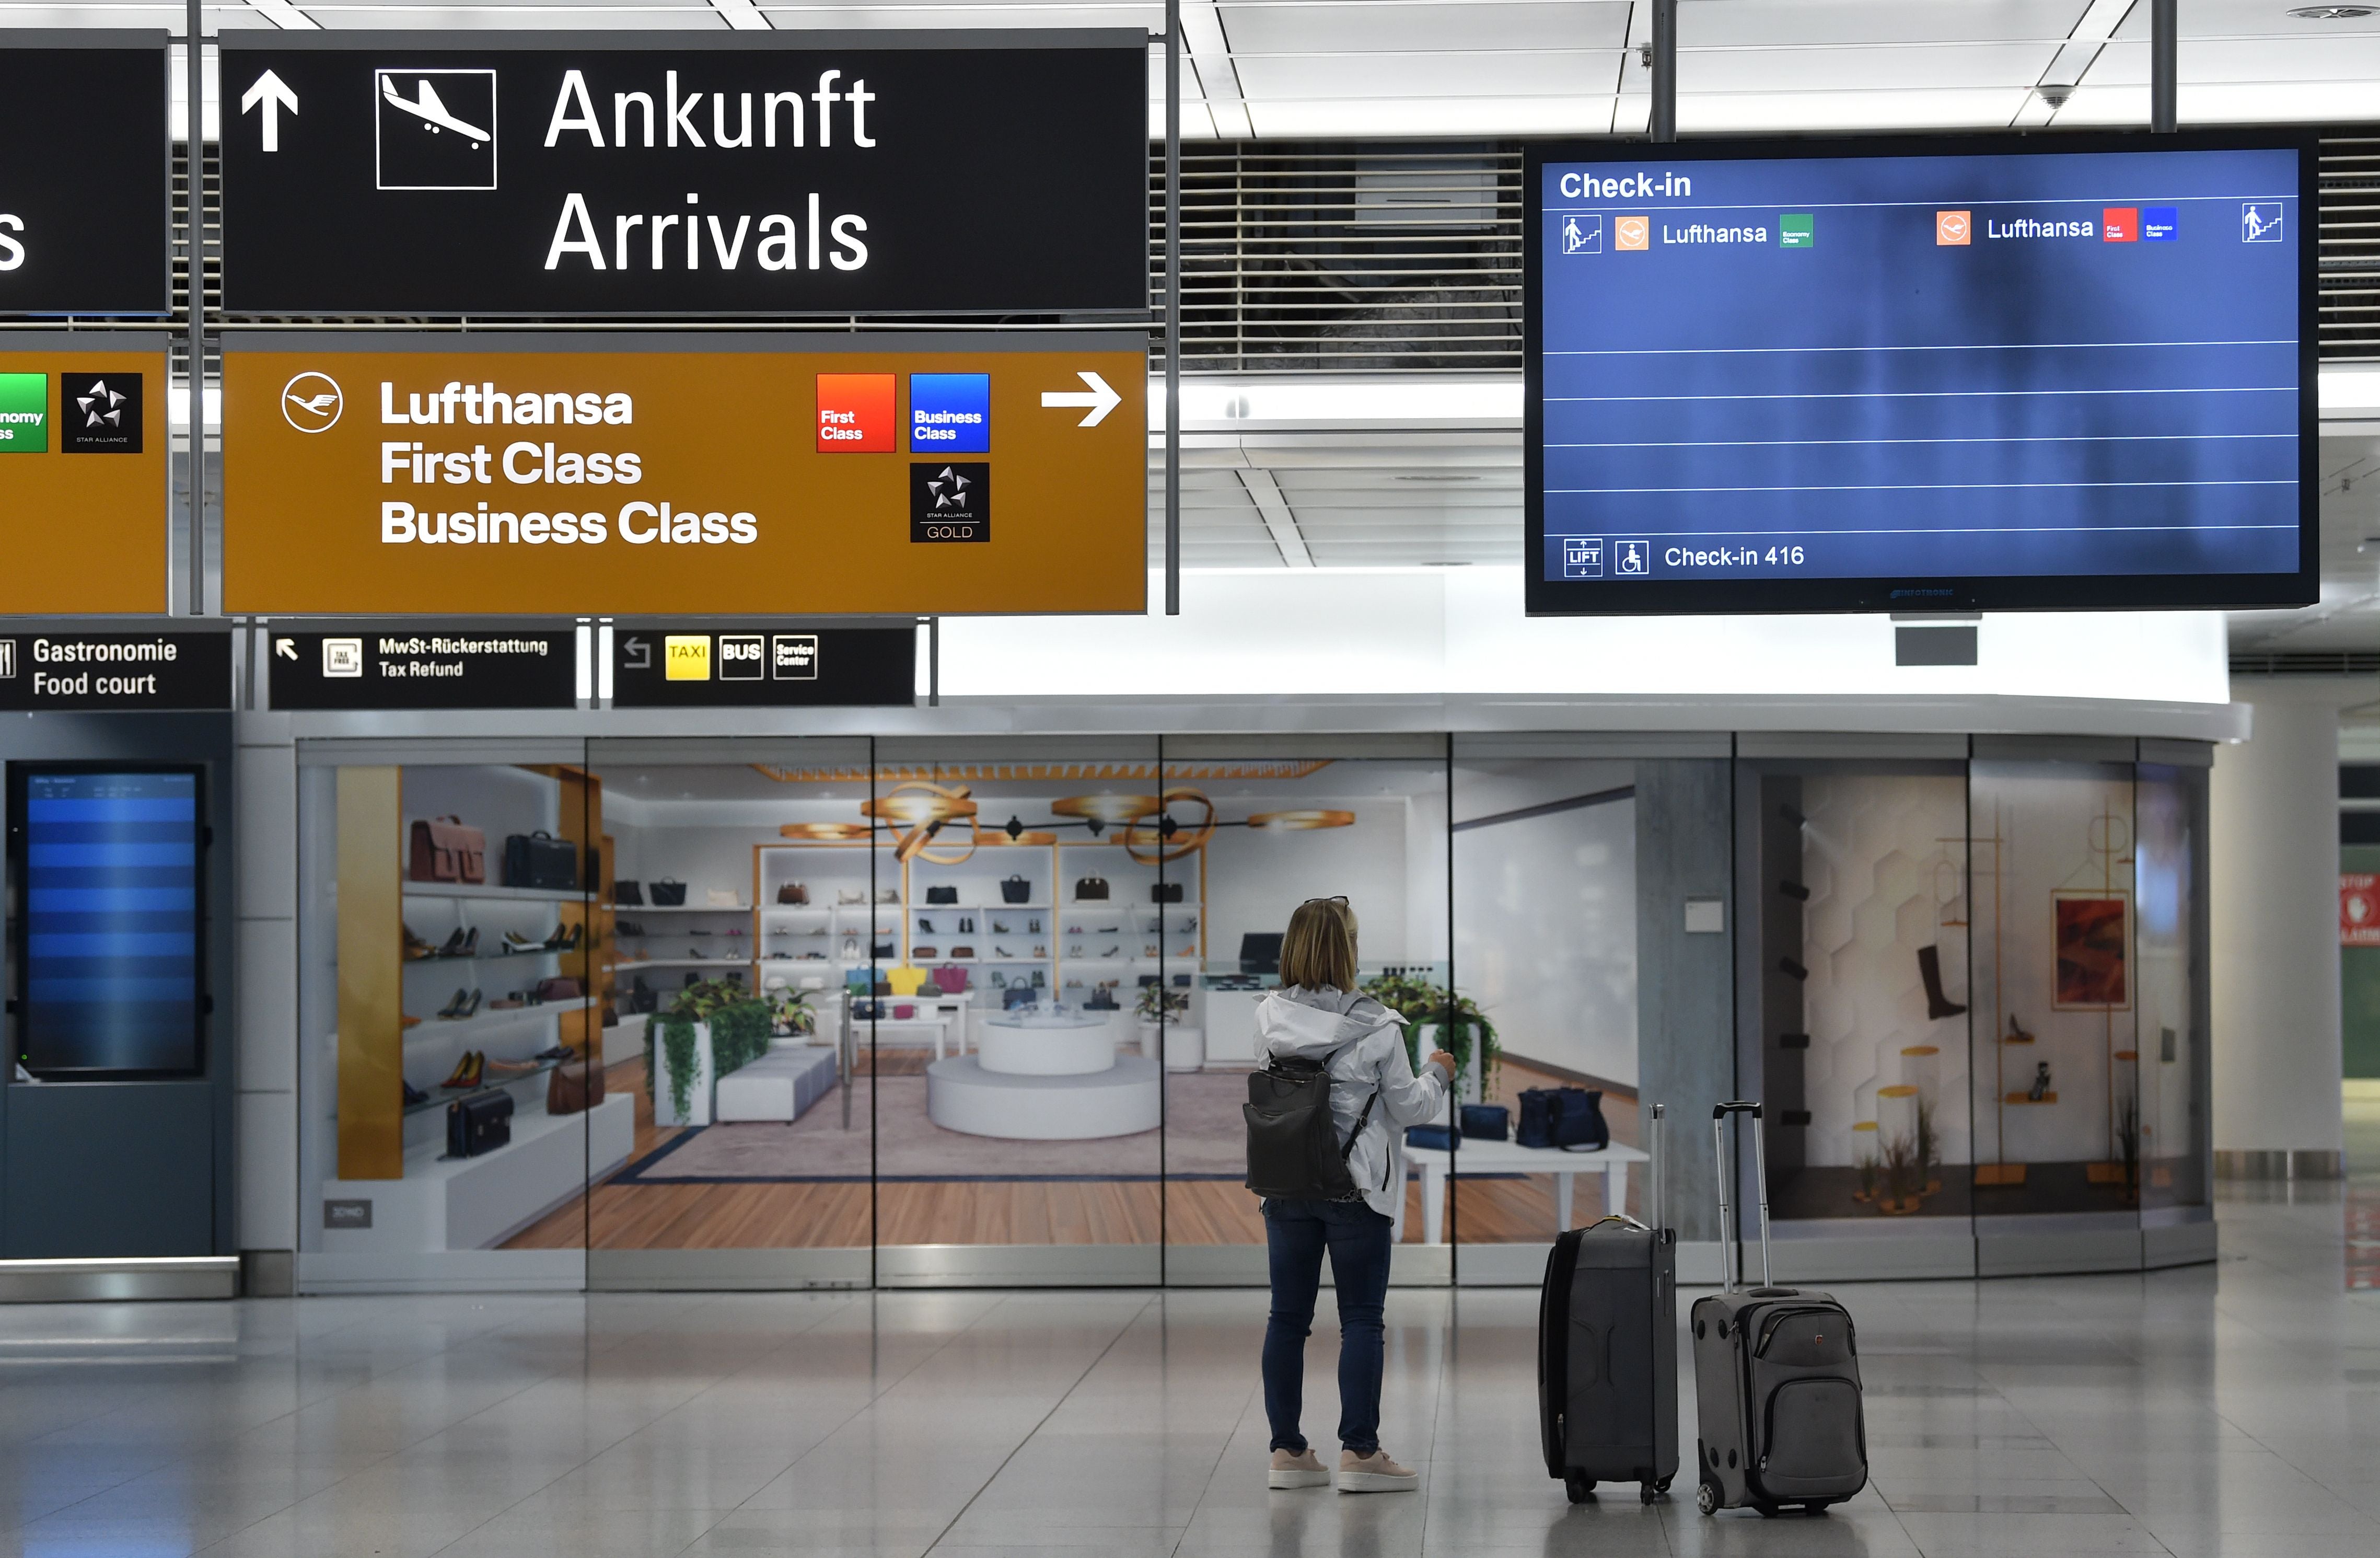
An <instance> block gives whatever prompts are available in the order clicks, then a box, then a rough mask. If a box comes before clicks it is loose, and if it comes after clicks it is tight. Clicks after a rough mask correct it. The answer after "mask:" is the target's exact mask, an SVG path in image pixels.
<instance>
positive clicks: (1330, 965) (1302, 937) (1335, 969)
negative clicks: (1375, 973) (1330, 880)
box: [1281, 898, 1355, 990]
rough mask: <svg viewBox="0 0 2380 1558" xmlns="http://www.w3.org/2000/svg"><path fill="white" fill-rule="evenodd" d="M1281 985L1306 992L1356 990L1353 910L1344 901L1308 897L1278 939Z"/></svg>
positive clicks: (1341, 899)
mask: <svg viewBox="0 0 2380 1558" xmlns="http://www.w3.org/2000/svg"><path fill="white" fill-rule="evenodd" d="M1281 983H1282V984H1283V985H1299V986H1303V987H1305V989H1307V990H1353V989H1354V988H1355V911H1354V909H1352V908H1349V907H1347V900H1346V899H1344V898H1308V899H1306V900H1305V902H1304V903H1302V904H1300V905H1298V906H1297V908H1296V910H1295V911H1294V912H1293V913H1292V914H1291V915H1290V917H1289V931H1288V933H1287V934H1286V935H1284V936H1282V937H1281Z"/></svg>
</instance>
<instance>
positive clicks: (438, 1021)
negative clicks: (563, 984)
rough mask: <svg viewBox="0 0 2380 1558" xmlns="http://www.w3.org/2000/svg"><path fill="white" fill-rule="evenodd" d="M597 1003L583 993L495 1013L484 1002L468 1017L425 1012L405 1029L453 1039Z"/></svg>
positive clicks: (413, 1035) (420, 1035)
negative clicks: (573, 999) (426, 1013)
mask: <svg viewBox="0 0 2380 1558" xmlns="http://www.w3.org/2000/svg"><path fill="white" fill-rule="evenodd" d="M593 1004H595V1003H594V1001H593V999H592V998H590V997H588V996H580V997H579V998H578V999H577V1000H576V1001H540V1002H539V1003H538V1004H536V1005H534V1006H512V1007H507V1008H506V1009H505V1010H504V1011H501V1012H492V1011H490V1010H488V1008H487V1007H486V1006H485V1005H484V1004H483V1005H481V1006H480V1009H479V1010H478V1011H476V1012H474V1013H472V1014H471V1015H470V1016H468V1017H435V1016H427V1015H425V1016H423V1017H422V1019H421V1020H420V1021H419V1022H418V1023H416V1024H414V1025H413V1026H412V1027H411V1028H408V1029H406V1030H405V1036H406V1038H407V1039H428V1038H431V1037H433V1036H434V1037H438V1038H444V1039H451V1038H453V1037H454V1036H455V1035H456V1034H458V1033H477V1032H479V1031H480V1030H481V1029H490V1028H501V1027H503V1026H504V1024H506V1023H509V1022H519V1021H521V1020H522V1019H523V1018H526V1017H549V1016H554V1015H556V1014H557V1013H561V1012H583V1011H585V1010H586V1009H587V1008H588V1007H589V1006H592V1005H593Z"/></svg>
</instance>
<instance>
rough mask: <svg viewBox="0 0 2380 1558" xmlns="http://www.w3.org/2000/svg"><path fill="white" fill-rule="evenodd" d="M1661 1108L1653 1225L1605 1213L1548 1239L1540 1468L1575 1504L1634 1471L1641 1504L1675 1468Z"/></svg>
mask: <svg viewBox="0 0 2380 1558" xmlns="http://www.w3.org/2000/svg"><path fill="white" fill-rule="evenodd" d="M1661 1116H1662V1109H1661V1106H1660V1105H1659V1104H1658V1103H1657V1104H1655V1105H1654V1106H1653V1118H1652V1125H1651V1127H1650V1130H1649V1131H1648V1133H1647V1134H1648V1137H1649V1140H1648V1144H1647V1145H1648V1147H1649V1150H1650V1151H1651V1153H1652V1158H1653V1181H1652V1184H1651V1186H1650V1187H1648V1189H1649V1191H1650V1195H1649V1198H1648V1210H1649V1211H1651V1213H1652V1219H1653V1225H1652V1226H1650V1227H1647V1226H1645V1224H1644V1223H1639V1222H1637V1221H1636V1220H1635V1219H1634V1218H1633V1217H1627V1216H1612V1217H1607V1218H1605V1219H1603V1220H1602V1221H1601V1222H1599V1223H1596V1224H1595V1225H1594V1226H1593V1227H1590V1228H1573V1229H1572V1230H1570V1231H1569V1232H1568V1233H1565V1234H1563V1235H1560V1237H1558V1238H1556V1239H1555V1240H1554V1248H1553V1253H1552V1254H1551V1255H1549V1256H1548V1257H1547V1260H1546V1281H1545V1287H1544V1290H1543V1292H1542V1293H1541V1294H1540V1296H1539V1298H1538V1308H1537V1424H1538V1429H1539V1431H1540V1432H1541V1434H1542V1435H1543V1438H1544V1442H1545V1453H1546V1472H1547V1475H1548V1476H1551V1477H1558V1478H1560V1479H1561V1483H1562V1490H1563V1491H1565V1492H1567V1493H1568V1494H1569V1495H1570V1501H1571V1503H1585V1502H1586V1501H1588V1500H1589V1499H1592V1498H1593V1497H1595V1485H1596V1484H1597V1482H1634V1483H1635V1484H1636V1486H1637V1493H1638V1496H1639V1497H1641V1498H1642V1499H1643V1500H1644V1501H1645V1503H1652V1502H1653V1501H1654V1499H1655V1498H1657V1497H1658V1496H1659V1495H1660V1494H1662V1493H1665V1492H1667V1491H1669V1489H1670V1479H1671V1478H1672V1477H1674V1476H1676V1475H1677V1471H1678V1238H1677V1234H1676V1233H1675V1231H1674V1230H1672V1229H1670V1228H1668V1227H1665V1226H1663V1224H1664V1223H1665V1222H1666V1221H1667V1219H1666V1218H1665V1217H1664V1216H1663V1212H1664V1211H1665V1210H1666V1208H1665V1205H1664V1203H1663V1200H1662V1197H1661Z"/></svg>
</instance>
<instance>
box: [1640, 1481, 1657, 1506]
mask: <svg viewBox="0 0 2380 1558" xmlns="http://www.w3.org/2000/svg"><path fill="white" fill-rule="evenodd" d="M1660 1496H1661V1490H1660V1489H1659V1488H1658V1487H1656V1486H1654V1485H1653V1484H1652V1483H1650V1482H1639V1483H1638V1484H1636V1498H1637V1501H1638V1502H1639V1503H1652V1502H1653V1501H1654V1500H1655V1499H1658V1498H1659V1497H1660Z"/></svg>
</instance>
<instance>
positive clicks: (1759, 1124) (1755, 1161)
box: [1711, 1099, 1776, 1293]
mask: <svg viewBox="0 0 2380 1558" xmlns="http://www.w3.org/2000/svg"><path fill="white" fill-rule="evenodd" d="M1730 1114H1749V1115H1751V1116H1752V1179H1753V1188H1754V1190H1755V1192H1757V1194H1758V1195H1759V1198H1760V1285H1761V1286H1763V1287H1773V1286H1775V1285H1776V1278H1775V1276H1774V1275H1773V1274H1772V1273H1771V1272H1770V1271H1769V1266H1768V1143H1767V1129H1766V1127H1765V1126H1764V1124H1763V1112H1762V1110H1761V1107H1760V1105H1759V1104H1757V1103H1755V1102H1751V1101H1750V1100H1747V1099H1730V1100H1729V1101H1728V1102H1725V1103H1721V1104H1718V1105H1715V1106H1714V1107H1713V1108H1712V1110H1711V1153H1712V1157H1713V1160H1714V1161H1715V1162H1716V1163H1717V1164H1718V1238H1719V1250H1718V1266H1719V1281H1720V1284H1721V1291H1723V1292H1727V1293H1732V1292H1734V1291H1735V1286H1736V1276H1737V1269H1738V1268H1739V1267H1740V1266H1741V1265H1742V1264H1743V1258H1742V1256H1741V1255H1739V1254H1738V1253H1737V1252H1736V1248H1735V1247H1736V1242H1737V1237H1738V1233H1739V1230H1738V1229H1737V1228H1736V1226H1735V1216H1734V1206H1733V1203H1732V1201H1731V1199H1730V1197H1729V1195H1728V1192H1727V1187H1728V1181H1729V1179H1730V1177H1731V1176H1730V1175H1729V1174H1728V1171H1727V1117H1728V1116H1729V1115H1730Z"/></svg>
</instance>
